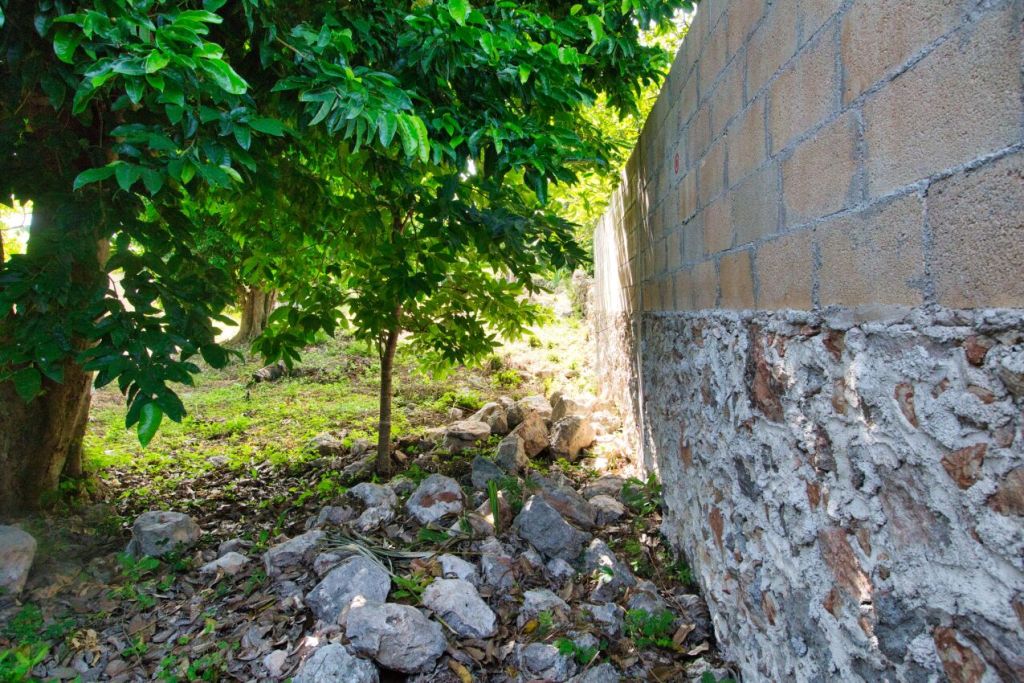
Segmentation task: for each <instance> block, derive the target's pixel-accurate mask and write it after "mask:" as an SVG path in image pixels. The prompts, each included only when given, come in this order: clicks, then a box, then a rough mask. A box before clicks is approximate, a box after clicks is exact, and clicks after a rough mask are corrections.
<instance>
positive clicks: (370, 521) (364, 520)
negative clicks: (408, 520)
mask: <svg viewBox="0 0 1024 683" xmlns="http://www.w3.org/2000/svg"><path fill="white" fill-rule="evenodd" d="M394 518H395V508H393V507H389V506H386V505H378V506H376V507H372V508H366V509H365V510H363V512H362V513H361V514H360V515H359V517H358V518H357V519H356V521H355V522H353V523H352V526H354V527H355V528H356V529H358V530H359V531H362V532H363V533H369V532H371V531H373V530H375V529H379V528H380V527H382V526H384V525H385V524H388V523H389V522H390V521H391V520H393V519H394Z"/></svg>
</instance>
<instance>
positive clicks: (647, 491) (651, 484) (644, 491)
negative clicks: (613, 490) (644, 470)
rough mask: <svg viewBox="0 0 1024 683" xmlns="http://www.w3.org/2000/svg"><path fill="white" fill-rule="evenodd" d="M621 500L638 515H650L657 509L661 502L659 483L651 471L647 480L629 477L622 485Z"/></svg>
mask: <svg viewBox="0 0 1024 683" xmlns="http://www.w3.org/2000/svg"><path fill="white" fill-rule="evenodd" d="M622 502H623V503H625V504H626V505H627V506H628V507H629V508H631V509H632V510H633V511H634V512H636V513H637V514H639V515H650V514H653V513H655V512H657V511H658V506H659V505H660V504H661V484H660V483H659V482H658V477H657V476H655V474H654V473H653V472H652V473H651V474H649V475H648V476H647V481H641V480H640V479H637V478H635V477H630V478H629V479H627V480H626V483H625V484H623V485H622Z"/></svg>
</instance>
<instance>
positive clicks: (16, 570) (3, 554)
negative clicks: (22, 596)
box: [0, 525, 36, 595]
mask: <svg viewBox="0 0 1024 683" xmlns="http://www.w3.org/2000/svg"><path fill="white" fill-rule="evenodd" d="M35 556H36V539H34V538H33V537H32V535H31V534H29V533H28V532H27V531H23V530H22V529H20V528H18V527H16V526H3V525H0V589H2V590H0V593H10V594H12V595H18V594H19V593H21V589H22V588H24V587H25V582H26V581H27V580H28V573H29V570H30V569H31V568H32V561H33V560H34V559H35Z"/></svg>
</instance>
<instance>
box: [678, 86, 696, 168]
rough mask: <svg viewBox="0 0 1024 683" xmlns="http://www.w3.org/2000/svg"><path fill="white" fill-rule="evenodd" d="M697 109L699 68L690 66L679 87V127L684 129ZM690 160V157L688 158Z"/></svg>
mask: <svg viewBox="0 0 1024 683" xmlns="http://www.w3.org/2000/svg"><path fill="white" fill-rule="evenodd" d="M696 111H697V69H696V68H692V67H691V68H690V71H689V72H688V73H687V74H686V78H685V79H684V80H683V83H682V85H681V86H680V88H679V128H680V129H682V128H684V127H685V126H686V124H687V123H689V121H690V119H692V118H693V115H694V113H695V112H696ZM687 161H688V162H689V161H690V160H689V159H688V160H687Z"/></svg>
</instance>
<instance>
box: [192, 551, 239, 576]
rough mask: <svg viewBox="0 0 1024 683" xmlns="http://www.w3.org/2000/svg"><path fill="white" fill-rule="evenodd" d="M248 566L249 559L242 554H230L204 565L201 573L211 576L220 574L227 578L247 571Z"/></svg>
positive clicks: (200, 570) (200, 569)
mask: <svg viewBox="0 0 1024 683" xmlns="http://www.w3.org/2000/svg"><path fill="white" fill-rule="evenodd" d="M247 564H249V558H248V557H246V556H245V555H243V554H242V553H236V552H230V553H225V554H224V555H221V556H220V557H218V558H217V559H216V560H214V561H213V562H208V563H206V564H204V565H203V566H202V567H200V568H199V573H200V574H204V575H207V576H210V575H214V574H217V573H218V572H220V573H223V574H226V575H227V576H234V575H235V574H237V573H238V572H240V571H242V570H243V569H245V565H247Z"/></svg>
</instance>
